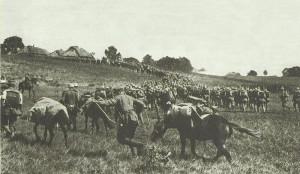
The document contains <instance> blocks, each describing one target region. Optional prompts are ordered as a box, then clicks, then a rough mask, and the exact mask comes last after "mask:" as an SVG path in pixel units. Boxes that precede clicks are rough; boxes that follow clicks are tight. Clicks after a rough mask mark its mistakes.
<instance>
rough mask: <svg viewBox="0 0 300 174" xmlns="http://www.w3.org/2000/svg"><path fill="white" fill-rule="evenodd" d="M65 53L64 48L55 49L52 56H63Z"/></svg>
mask: <svg viewBox="0 0 300 174" xmlns="http://www.w3.org/2000/svg"><path fill="white" fill-rule="evenodd" d="M63 54H64V50H62V49H60V50H55V51H53V52H52V53H50V56H51V57H61V56H63Z"/></svg>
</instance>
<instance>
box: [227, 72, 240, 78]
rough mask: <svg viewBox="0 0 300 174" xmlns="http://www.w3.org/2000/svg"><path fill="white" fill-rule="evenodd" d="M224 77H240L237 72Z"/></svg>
mask: <svg viewBox="0 0 300 174" xmlns="http://www.w3.org/2000/svg"><path fill="white" fill-rule="evenodd" d="M225 76H226V77H239V76H241V74H240V73H238V72H229V73H227V74H226V75H225Z"/></svg>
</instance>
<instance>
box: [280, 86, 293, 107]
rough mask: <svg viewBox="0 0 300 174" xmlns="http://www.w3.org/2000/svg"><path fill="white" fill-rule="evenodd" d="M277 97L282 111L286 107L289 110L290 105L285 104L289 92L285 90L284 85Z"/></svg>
mask: <svg viewBox="0 0 300 174" xmlns="http://www.w3.org/2000/svg"><path fill="white" fill-rule="evenodd" d="M279 97H280V100H281V104H282V109H283V111H285V108H288V109H289V110H291V107H289V106H287V102H288V100H289V94H288V92H287V91H285V90H284V87H281V91H280V94H279Z"/></svg>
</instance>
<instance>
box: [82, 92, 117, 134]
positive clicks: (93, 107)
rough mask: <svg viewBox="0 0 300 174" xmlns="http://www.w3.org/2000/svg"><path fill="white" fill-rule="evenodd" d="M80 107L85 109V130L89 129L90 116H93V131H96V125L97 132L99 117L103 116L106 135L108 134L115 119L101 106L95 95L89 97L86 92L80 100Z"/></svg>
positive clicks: (97, 130)
mask: <svg viewBox="0 0 300 174" xmlns="http://www.w3.org/2000/svg"><path fill="white" fill-rule="evenodd" d="M79 107H80V108H82V109H83V112H82V113H83V114H84V116H85V128H84V130H85V131H87V127H88V126H87V124H88V118H89V117H90V118H92V133H93V132H94V125H96V132H97V133H98V132H99V122H98V120H99V118H101V119H102V120H103V122H104V127H105V132H106V136H108V132H107V127H108V128H110V129H112V128H113V124H112V123H115V122H114V121H113V120H111V119H110V118H109V117H108V116H107V114H106V113H105V112H104V111H103V109H102V108H101V106H100V105H99V104H98V103H97V100H95V99H94V98H93V97H91V96H89V97H87V95H86V94H83V95H82V96H81V97H80V100H79Z"/></svg>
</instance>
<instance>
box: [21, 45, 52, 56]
mask: <svg viewBox="0 0 300 174" xmlns="http://www.w3.org/2000/svg"><path fill="white" fill-rule="evenodd" d="M19 54H36V55H49V52H48V51H47V50H45V49H42V48H38V47H34V46H25V47H24V48H23V49H21V50H20V51H19Z"/></svg>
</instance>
